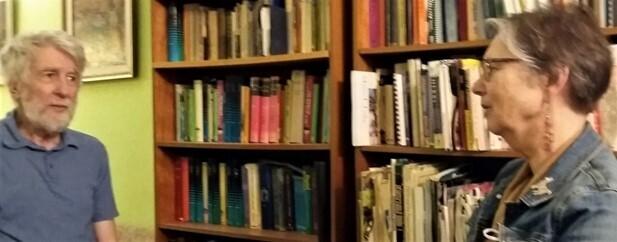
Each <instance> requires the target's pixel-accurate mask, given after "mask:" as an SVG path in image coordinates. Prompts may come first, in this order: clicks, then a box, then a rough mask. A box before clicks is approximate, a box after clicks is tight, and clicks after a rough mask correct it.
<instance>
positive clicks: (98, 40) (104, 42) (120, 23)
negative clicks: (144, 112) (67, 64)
mask: <svg viewBox="0 0 617 242" xmlns="http://www.w3.org/2000/svg"><path fill="white" fill-rule="evenodd" d="M64 16H65V25H66V26H65V27H66V30H67V32H68V33H69V34H72V35H73V36H75V37H76V38H77V39H79V40H80V41H81V42H82V44H83V45H84V49H85V52H86V59H87V60H88V64H87V65H86V69H85V70H84V73H83V81H100V80H111V79H123V78H130V77H133V73H134V71H133V21H132V19H133V16H132V5H131V0H106V1H100V0H65V15H64Z"/></svg>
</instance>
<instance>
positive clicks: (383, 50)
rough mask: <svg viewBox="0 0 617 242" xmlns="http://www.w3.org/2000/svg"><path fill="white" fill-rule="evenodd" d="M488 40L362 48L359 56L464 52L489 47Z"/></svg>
mask: <svg viewBox="0 0 617 242" xmlns="http://www.w3.org/2000/svg"><path fill="white" fill-rule="evenodd" d="M488 44H489V41H488V40H471V41H461V42H452V43H439V44H428V45H408V46H389V47H379V48H362V49H359V50H358V54H360V55H362V56H365V57H371V56H375V55H392V54H412V53H417V52H428V51H437V50H462V49H479V48H486V46H488Z"/></svg>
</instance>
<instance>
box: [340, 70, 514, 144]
mask: <svg viewBox="0 0 617 242" xmlns="http://www.w3.org/2000/svg"><path fill="white" fill-rule="evenodd" d="M481 72H482V67H481V64H480V61H479V60H476V59H447V60H433V61H429V62H424V63H423V62H422V61H421V60H420V59H409V60H408V61H407V62H405V63H398V64H395V65H394V71H392V70H389V69H377V70H376V71H375V72H370V71H352V72H351V78H352V81H351V88H352V89H351V90H352V130H353V136H352V143H353V145H354V146H367V145H378V144H389V145H400V146H413V147H424V148H435V149H446V150H502V149H506V148H508V146H507V144H506V143H505V142H504V141H503V139H502V138H501V137H499V136H496V135H494V134H492V133H490V132H489V131H488V129H487V127H486V119H485V117H484V113H483V110H482V107H481V101H480V97H479V96H477V95H474V94H473V93H472V92H471V90H470V87H471V86H473V85H474V83H475V82H477V81H478V80H479V78H480V75H481Z"/></svg>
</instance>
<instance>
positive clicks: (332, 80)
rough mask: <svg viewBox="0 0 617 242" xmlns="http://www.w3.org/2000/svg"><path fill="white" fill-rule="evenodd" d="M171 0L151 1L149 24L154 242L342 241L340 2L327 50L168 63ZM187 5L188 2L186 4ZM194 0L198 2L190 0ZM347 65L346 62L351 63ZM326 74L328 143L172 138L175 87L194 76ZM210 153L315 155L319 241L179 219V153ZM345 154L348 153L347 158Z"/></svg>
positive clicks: (334, 1)
mask: <svg viewBox="0 0 617 242" xmlns="http://www.w3.org/2000/svg"><path fill="white" fill-rule="evenodd" d="M169 2H170V1H169V0H152V1H151V21H152V41H153V42H152V43H153V44H152V53H153V59H152V66H153V67H152V72H153V92H154V93H153V99H154V144H153V145H154V150H155V152H154V162H155V171H154V172H155V209H156V211H155V214H156V241H157V242H163V241H169V240H173V239H174V236H176V235H178V234H180V235H182V234H186V235H188V236H190V235H205V236H213V237H222V238H227V239H229V240H231V241H233V240H234V239H238V240H247V241H298V242H301V241H302V242H304V241H306V242H312V241H315V242H317V241H348V238H349V237H348V235H349V234H351V233H352V231H353V228H349V226H347V224H346V222H347V221H348V220H347V219H348V217H346V215H349V214H350V213H352V212H353V211H352V209H353V208H352V207H350V206H348V204H349V203H351V202H353V199H352V198H353V195H352V194H353V191H352V189H351V187H349V186H346V185H345V184H350V182H352V181H353V174H352V172H351V170H350V169H348V168H347V167H350V166H351V164H352V161H351V159H346V153H345V149H346V148H345V147H348V146H345V143H346V140H347V139H346V138H345V137H344V136H343V135H344V131H343V129H344V125H343V124H342V123H343V121H344V120H345V119H346V116H345V113H348V112H344V111H345V110H346V109H345V106H344V104H343V103H344V101H345V100H347V99H345V98H343V97H342V96H343V95H344V90H345V89H344V85H345V81H344V80H345V76H346V74H347V73H346V72H347V70H349V68H348V67H347V66H346V65H348V62H347V60H346V58H345V56H346V55H348V53H346V52H345V50H346V49H349V47H346V45H345V43H346V41H348V40H347V38H349V36H351V34H350V32H351V31H350V30H349V28H344V26H348V25H350V23H349V22H348V20H347V16H348V15H347V14H348V12H349V10H348V9H346V8H344V5H345V4H344V2H345V1H344V0H331V1H327V2H328V3H329V21H330V34H329V36H330V39H329V48H328V49H329V50H327V51H314V52H309V53H294V54H281V55H271V56H265V57H264V56H251V57H244V58H234V59H219V60H199V61H176V62H171V61H168V56H167V53H168V52H167V48H168V40H167V16H168V15H167V14H168V13H167V6H168V4H169ZM189 2H191V1H189ZM195 2H198V1H195ZM349 64H350V63H349ZM326 68H327V69H329V82H328V83H324V85H328V86H329V92H330V95H329V101H328V102H329V117H330V118H329V123H328V124H324V125H327V126H329V127H330V132H329V141H328V142H327V143H311V144H284V143H277V144H261V143H209V142H208V143H206V142H184V141H177V140H176V133H175V129H176V124H175V122H176V121H175V115H176V112H175V108H174V103H175V93H174V92H175V90H174V84H176V83H182V82H186V81H188V80H189V78H191V77H192V76H196V75H209V74H212V75H226V74H239V75H246V76H250V75H253V74H255V75H268V74H270V73H276V74H279V73H284V72H287V73H289V72H290V71H291V70H292V69H326ZM192 154H195V155H201V156H204V155H205V156H208V155H212V156H215V157H220V158H226V157H229V156H240V157H243V158H245V157H260V156H264V157H267V158H271V157H285V158H286V159H288V160H290V161H292V163H293V161H295V160H297V159H298V158H305V157H317V158H318V159H320V160H323V161H325V164H326V166H327V171H326V172H327V177H328V182H327V188H326V191H327V193H328V194H327V198H328V200H327V201H326V202H325V203H326V204H327V205H326V207H327V208H326V211H327V213H326V214H325V215H324V216H326V220H327V221H326V224H325V225H323V226H324V227H323V228H322V231H325V232H324V233H323V234H324V235H325V237H322V236H318V235H316V234H305V233H301V232H295V231H275V230H265V229H264V230H258V229H249V228H241V227H232V226H226V225H211V224H202V223H192V222H191V223H189V222H180V221H177V220H176V215H175V214H176V211H175V208H174V202H175V200H174V199H175V194H176V191H175V189H176V187H175V186H174V182H175V181H174V169H175V167H174V161H175V160H176V159H177V158H178V157H179V156H180V155H192ZM347 154H348V153H347Z"/></svg>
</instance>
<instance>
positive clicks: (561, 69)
mask: <svg viewBox="0 0 617 242" xmlns="http://www.w3.org/2000/svg"><path fill="white" fill-rule="evenodd" d="M553 78H554V79H553V81H549V82H548V85H547V88H548V91H549V92H551V93H553V94H557V93H560V92H562V91H564V90H565V89H566V84H567V83H568V79H569V78H570V68H569V67H567V66H565V65H560V66H558V67H556V68H555V70H554V74H553Z"/></svg>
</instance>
